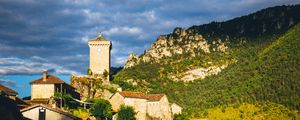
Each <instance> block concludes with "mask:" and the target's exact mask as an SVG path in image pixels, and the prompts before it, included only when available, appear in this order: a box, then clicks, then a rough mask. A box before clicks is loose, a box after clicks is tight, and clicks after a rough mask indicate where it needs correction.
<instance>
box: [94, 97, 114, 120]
mask: <svg viewBox="0 0 300 120" xmlns="http://www.w3.org/2000/svg"><path fill="white" fill-rule="evenodd" d="M93 101H94V103H95V104H93V105H92V106H91V109H90V110H91V113H92V115H93V116H95V117H96V118H97V120H107V119H111V118H112V106H111V104H110V103H109V102H108V101H107V100H103V99H94V100H93Z"/></svg>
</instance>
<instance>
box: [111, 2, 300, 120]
mask: <svg viewBox="0 0 300 120" xmlns="http://www.w3.org/2000/svg"><path fill="white" fill-rule="evenodd" d="M282 7H289V6H280V7H273V8H276V9H278V8H282ZM293 7H295V8H297V9H295V11H296V12H298V11H299V10H300V5H295V6H293ZM282 9H285V8H282ZM264 10H272V9H264ZM295 11H293V12H291V13H294V12H295ZM295 16H296V17H295V18H297V21H298V17H297V16H299V15H298V14H296V15H295ZM244 22H245V21H244ZM265 22H266V21H265ZM271 22H272V21H271ZM273 22H274V21H273ZM277 22H278V21H275V22H274V23H272V24H271V25H276V24H277ZM293 24H294V25H293V26H290V27H286V28H288V30H286V28H285V27H283V28H282V30H280V29H279V30H277V32H276V31H275V32H274V34H273V32H270V34H261V35H259V34H257V36H255V37H253V36H251V35H250V36H249V37H247V36H246V37H244V36H243V37H239V38H237V37H232V36H230V37H225V39H224V38H222V37H223V36H222V35H220V37H218V36H216V37H214V36H212V37H208V36H207V35H205V33H201V34H200V33H196V32H195V31H194V32H192V31H193V30H190V29H187V30H186V31H188V33H189V32H191V33H190V34H191V35H201V36H202V38H203V39H202V40H205V41H206V43H207V45H208V46H209V47H208V48H209V51H210V52H209V53H208V52H207V53H205V52H203V50H202V49H199V50H200V52H199V53H200V54H196V55H195V56H191V54H181V55H176V54H175V55H173V56H170V57H162V59H160V60H158V61H156V62H141V63H139V64H136V65H134V66H131V67H128V68H126V69H123V70H121V71H120V72H119V73H118V74H116V75H115V76H114V80H113V82H114V83H116V84H119V85H120V86H121V87H122V88H123V89H125V90H132V91H141V92H148V93H166V94H167V95H168V98H169V99H170V101H171V102H175V101H176V103H177V104H178V105H181V106H182V107H183V108H184V113H185V114H188V115H190V116H191V117H195V118H209V117H210V116H209V115H210V114H211V112H209V111H210V110H212V111H214V112H219V108H220V107H221V108H222V110H221V112H222V113H224V114H230V112H229V113H227V112H226V110H227V107H228V106H229V107H228V110H231V109H232V108H231V107H230V105H233V106H237V107H238V108H239V106H240V107H242V108H243V107H251V106H252V105H254V106H256V107H258V108H257V109H260V110H264V107H266V106H267V107H269V108H268V109H269V110H271V109H272V108H273V107H274V108H275V109H276V110H280V109H278V106H283V107H284V109H288V110H290V111H291V112H284V113H283V114H284V115H282V116H289V118H290V119H297V118H298V117H295V116H299V113H298V112H297V111H299V110H300V103H299V102H298V101H300V94H299V93H298V92H297V91H300V88H299V87H298V86H300V83H299V81H300V80H299V78H300V76H299V75H300V74H299V73H300V69H299V67H298V68H297V66H299V64H300V63H299V61H300V59H299V58H300V46H299V45H300V39H299V38H300V34H299V33H300V24H299V22H298V23H293ZM271 27H274V26H271ZM255 28H259V27H255ZM176 29H181V28H176ZM174 31H175V30H174ZM179 33H180V34H179V36H180V35H185V36H186V35H187V34H186V33H184V32H179ZM207 33H210V32H207ZM220 33H221V32H220ZM173 34H176V32H173ZM222 34H223V33H222ZM234 35H235V34H233V36H234ZM173 38H174V36H173ZM183 38H184V37H183ZM188 38H189V35H188V37H187V39H185V40H186V41H195V39H188ZM226 38H227V40H226ZM178 39H180V38H175V39H174V40H177V41H178ZM219 40H220V42H221V43H224V45H225V46H226V47H228V48H227V49H226V50H225V52H222V51H219V50H215V51H214V50H213V49H214V48H215V49H216V48H217V47H218V46H219V45H214V44H213V43H214V42H215V44H217V42H218V41H219ZM182 41H183V39H182ZM187 43H190V42H187ZM191 43H192V42H191ZM179 44H181V43H179ZM184 45H186V44H184ZM175 50H176V49H175ZM214 65H219V66H221V65H227V66H226V67H225V68H223V69H222V70H221V71H220V72H218V73H217V74H211V75H209V76H206V77H204V78H196V79H195V80H193V81H190V82H183V81H176V80H174V79H175V78H172V76H174V75H177V76H176V77H178V78H179V79H180V77H182V74H183V73H186V72H187V71H189V70H194V69H198V68H209V67H211V66H214ZM170 76H171V77H170ZM183 76H184V75H183ZM269 102H270V103H269ZM245 104H246V105H245ZM249 104H250V105H249ZM224 107H225V108H226V109H223V108H224ZM234 108H235V107H234ZM242 108H241V109H242ZM255 109H256V108H255ZM294 111H296V112H294ZM270 112H272V111H270ZM258 113H262V114H265V113H264V112H263V111H259V112H258ZM239 114H241V115H242V116H243V115H244V114H243V113H239ZM277 114H278V115H279V113H276V112H274V111H273V112H272V115H274V116H276V115H277ZM287 114H288V115H287ZM289 114H290V115H289ZM293 116H294V117H293ZM264 118H265V119H266V118H268V116H265V117H264ZM236 119H241V118H236ZM262 119H263V118H262Z"/></svg>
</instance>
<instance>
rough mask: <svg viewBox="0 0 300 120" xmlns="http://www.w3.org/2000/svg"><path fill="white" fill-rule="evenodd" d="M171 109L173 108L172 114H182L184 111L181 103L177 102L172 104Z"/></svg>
mask: <svg viewBox="0 0 300 120" xmlns="http://www.w3.org/2000/svg"><path fill="white" fill-rule="evenodd" d="M171 110H172V114H173V115H175V114H181V113H182V107H180V106H179V105H177V104H176V103H173V104H172V105H171Z"/></svg>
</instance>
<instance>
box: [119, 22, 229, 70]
mask: <svg viewBox="0 0 300 120" xmlns="http://www.w3.org/2000/svg"><path fill="white" fill-rule="evenodd" d="M214 46H216V48H213V49H212V48H211V45H210V44H209V43H208V41H207V40H206V39H204V38H203V37H202V35H200V34H197V33H196V34H195V33H194V32H192V31H191V30H185V29H183V28H175V29H174V31H173V33H171V34H168V35H161V36H159V37H158V38H157V40H156V42H154V43H153V44H152V46H151V47H150V49H149V50H147V51H145V53H144V54H142V55H140V56H138V55H136V54H130V55H129V57H128V60H127V62H126V64H125V66H124V68H129V67H132V66H135V65H137V64H140V63H141V62H144V63H148V62H159V61H160V60H161V59H162V58H168V57H172V56H174V55H182V54H187V55H189V56H191V57H195V56H197V55H199V54H209V53H211V50H214V51H221V52H225V51H226V50H227V48H228V47H227V46H226V43H225V42H222V41H221V40H218V41H214Z"/></svg>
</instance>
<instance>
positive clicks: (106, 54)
mask: <svg viewBox="0 0 300 120" xmlns="http://www.w3.org/2000/svg"><path fill="white" fill-rule="evenodd" d="M88 45H89V48H90V69H91V71H92V74H93V75H103V74H106V75H107V80H109V73H110V50H111V42H110V41H108V40H106V39H105V38H103V36H102V35H101V34H99V36H98V37H97V38H96V39H94V40H90V41H89V42H88Z"/></svg>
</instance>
